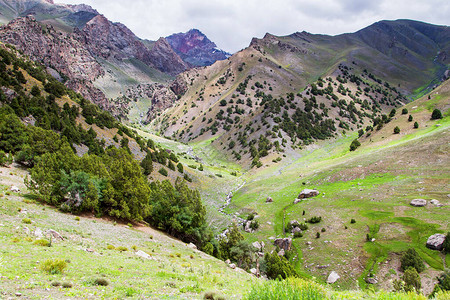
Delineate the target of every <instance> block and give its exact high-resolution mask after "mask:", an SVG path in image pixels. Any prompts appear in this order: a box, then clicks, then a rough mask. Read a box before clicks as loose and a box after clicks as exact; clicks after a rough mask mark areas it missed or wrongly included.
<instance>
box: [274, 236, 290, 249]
mask: <svg viewBox="0 0 450 300" xmlns="http://www.w3.org/2000/svg"><path fill="white" fill-rule="evenodd" d="M273 244H274V245H275V246H278V247H280V249H283V250H285V251H289V250H291V246H292V239H291V238H280V239H275V241H274V242H273Z"/></svg>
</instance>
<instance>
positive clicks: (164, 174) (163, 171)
mask: <svg viewBox="0 0 450 300" xmlns="http://www.w3.org/2000/svg"><path fill="white" fill-rule="evenodd" d="M158 173H159V174H161V175H163V176H167V175H168V174H169V173H167V170H166V169H164V168H161V169H159V171H158Z"/></svg>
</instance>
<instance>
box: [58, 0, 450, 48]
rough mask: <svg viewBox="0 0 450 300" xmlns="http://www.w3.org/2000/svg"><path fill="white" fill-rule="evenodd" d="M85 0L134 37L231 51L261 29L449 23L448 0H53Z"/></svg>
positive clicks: (74, 0)
mask: <svg viewBox="0 0 450 300" xmlns="http://www.w3.org/2000/svg"><path fill="white" fill-rule="evenodd" d="M55 2H62V3H68V4H78V3H85V4H89V5H91V6H92V7H93V8H95V9H97V10H98V12H99V13H101V14H104V15H105V16H106V17H107V18H108V19H110V20H111V21H113V22H121V23H124V24H125V25H126V26H128V27H129V28H130V29H131V30H132V31H133V32H134V33H135V34H136V35H137V36H139V37H140V38H144V39H150V40H156V39H158V38H159V37H161V36H168V35H170V34H172V33H176V32H185V31H187V30H189V29H191V28H197V29H200V30H201V31H202V32H203V33H204V34H206V35H207V36H208V38H209V39H210V40H212V41H213V42H215V43H216V44H217V45H218V47H219V48H221V49H224V50H226V51H229V52H232V53H233V52H236V51H238V50H240V49H242V48H245V47H247V46H248V45H249V43H250V41H251V39H252V37H258V38H261V37H263V36H264V34H265V33H266V32H270V33H272V34H275V35H287V34H291V33H294V32H296V31H303V30H304V31H308V32H311V33H323V34H331V35H335V34H340V33H346V32H354V31H357V30H359V29H361V28H364V27H366V26H368V25H370V24H372V23H374V22H376V21H379V20H395V19H413V20H419V21H424V22H428V23H432V24H438V25H450V1H448V0H375V1H372V0H321V1H316V0H132V1H123V0H55Z"/></svg>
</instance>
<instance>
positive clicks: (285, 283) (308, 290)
mask: <svg viewBox="0 0 450 300" xmlns="http://www.w3.org/2000/svg"><path fill="white" fill-rule="evenodd" d="M328 298H329V295H328V293H327V291H326V289H325V288H324V287H323V286H322V285H320V284H319V283H316V282H314V281H310V280H305V279H300V278H288V279H287V280H281V281H279V280H269V281H264V282H263V283H261V284H258V285H253V286H252V288H251V290H250V291H249V292H248V293H247V294H246V295H244V297H243V299H244V300H253V299H258V300H271V299H328Z"/></svg>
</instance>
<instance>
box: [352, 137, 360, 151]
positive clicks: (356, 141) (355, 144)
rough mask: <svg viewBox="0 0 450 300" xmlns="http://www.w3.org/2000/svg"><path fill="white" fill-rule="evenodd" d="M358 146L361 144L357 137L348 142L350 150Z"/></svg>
mask: <svg viewBox="0 0 450 300" xmlns="http://www.w3.org/2000/svg"><path fill="white" fill-rule="evenodd" d="M359 146H361V143H360V142H359V141H358V140H357V139H354V140H353V141H352V143H351V144H350V151H355V150H356V148H358V147H359Z"/></svg>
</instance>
